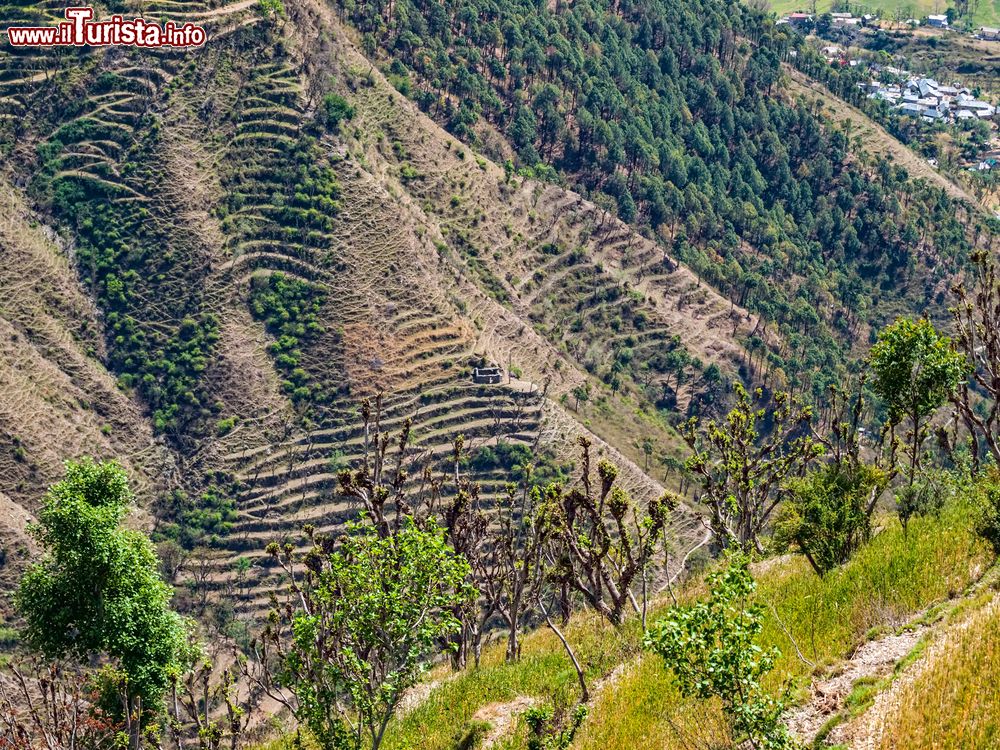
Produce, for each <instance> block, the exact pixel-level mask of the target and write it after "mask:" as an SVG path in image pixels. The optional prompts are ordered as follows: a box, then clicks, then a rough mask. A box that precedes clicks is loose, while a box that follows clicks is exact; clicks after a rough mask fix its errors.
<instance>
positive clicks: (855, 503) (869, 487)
mask: <svg viewBox="0 0 1000 750" xmlns="http://www.w3.org/2000/svg"><path fill="white" fill-rule="evenodd" d="M886 482H887V476H886V474H885V473H884V472H883V471H881V470H880V469H878V468H877V467H875V466H870V465H868V464H858V465H857V466H851V465H847V464H844V465H839V464H836V463H832V464H829V465H827V466H824V467H823V468H821V469H818V470H816V471H813V472H810V473H809V474H808V475H806V476H805V477H802V478H796V479H793V480H792V481H791V482H790V483H789V488H790V489H791V498H790V502H789V503H787V504H786V505H785V507H784V508H783V510H782V513H781V516H780V517H779V519H778V522H777V523H776V524H775V534H774V535H775V541H776V542H778V543H779V545H782V546H784V545H787V544H789V543H792V542H794V543H795V544H796V545H798V548H799V549H800V550H801V551H802V554H803V555H805V556H806V559H807V560H809V564H810V565H812V567H813V570H815V571H816V572H817V573H818V574H819V575H821V576H822V575H826V573H828V572H830V571H831V570H833V569H834V568H835V567H837V566H838V565H842V564H844V563H845V562H847V561H848V560H849V559H850V558H851V555H853V554H854V552H855V551H856V550H857V549H858V548H859V547H860V546H861V545H862V544H864V543H865V542H867V541H868V540H869V539H870V538H871V530H872V524H871V514H872V511H873V510H874V508H875V504H876V502H877V500H878V498H879V496H880V495H881V494H882V490H883V489H885V485H886Z"/></svg>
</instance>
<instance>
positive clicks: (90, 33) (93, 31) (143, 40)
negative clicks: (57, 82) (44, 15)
mask: <svg viewBox="0 0 1000 750" xmlns="http://www.w3.org/2000/svg"><path fill="white" fill-rule="evenodd" d="M93 17H94V9H93V8H67V9H66V21H65V22H64V23H60V24H58V25H57V26H12V27H10V28H8V29H7V39H8V40H9V41H10V43H11V45H12V46H14V47H58V46H70V47H84V46H89V47H107V46H113V45H122V46H131V47H200V46H201V45H203V44H204V43H205V38H206V36H205V29H204V28H202V27H201V26H196V25H194V24H193V23H184V24H182V25H177V24H175V23H173V22H172V21H167V22H166V23H164V24H163V25H162V26H161V25H160V24H158V23H150V22H147V21H143V20H142V19H141V18H131V19H126V18H123V17H122V16H112V17H111V18H110V19H109V20H107V21H93V20H91V19H93Z"/></svg>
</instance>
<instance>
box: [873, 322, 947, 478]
mask: <svg viewBox="0 0 1000 750" xmlns="http://www.w3.org/2000/svg"><path fill="white" fill-rule="evenodd" d="M868 363H869V364H870V366H871V368H872V371H873V372H874V373H875V381H874V383H873V384H872V386H873V388H874V389H875V392H876V393H877V394H878V395H879V397H881V398H882V400H883V401H884V402H885V405H886V408H887V409H888V417H889V423H890V425H892V426H893V427H894V426H895V425H897V424H899V423H900V422H902V421H903V420H904V419H907V418H908V419H909V420H910V422H911V427H912V432H911V434H910V446H909V452H910V476H909V478H910V482H911V483H912V482H913V478H914V475H915V472H916V469H917V467H918V465H919V452H920V446H921V444H922V443H923V441H924V439H925V438H926V436H927V420H928V418H929V417H930V416H931V415H933V414H934V412H935V411H937V409H938V408H939V407H940V406H941V404H943V403H944V401H945V399H947V398H948V397H949V396H950V395H952V394H953V393H955V391H956V390H957V389H958V387H959V385H961V383H962V379H963V378H964V376H965V374H966V370H967V365H966V360H965V357H964V356H962V355H961V354H960V353H958V352H956V351H955V350H954V349H953V348H952V346H951V340H950V339H949V338H948V337H947V336H943V335H941V334H939V333H938V332H937V331H936V330H935V329H934V326H933V325H932V324H931V322H930V321H929V320H926V319H923V318H922V319H920V320H912V319H910V318H905V317H900V318H897V319H896V322H894V323H892V324H891V325H889V326H886V327H885V328H884V329H883V330H882V331H881V332H880V333H879V335H878V340H877V341H876V342H875V345H874V346H873V347H872V350H871V353H870V354H869V355H868Z"/></svg>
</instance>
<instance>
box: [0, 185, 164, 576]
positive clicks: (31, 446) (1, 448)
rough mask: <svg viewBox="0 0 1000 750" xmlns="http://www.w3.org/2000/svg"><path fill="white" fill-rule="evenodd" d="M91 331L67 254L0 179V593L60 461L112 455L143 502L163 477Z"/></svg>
mask: <svg viewBox="0 0 1000 750" xmlns="http://www.w3.org/2000/svg"><path fill="white" fill-rule="evenodd" d="M99 330H100V323H99V320H98V316H97V312H96V310H95V309H94V306H93V304H92V302H91V301H90V299H89V298H88V297H87V295H86V294H85V293H84V291H83V290H82V289H81V288H80V286H79V284H78V282H77V280H76V277H75V272H74V270H73V269H72V267H71V265H70V262H69V260H68V258H67V254H66V252H64V250H63V249H62V248H61V247H60V246H59V245H58V244H57V243H56V242H55V239H54V236H53V235H52V233H51V232H49V231H47V230H46V229H44V228H43V227H42V226H41V225H39V224H38V223H37V221H36V220H35V219H34V217H32V215H31V214H30V212H29V211H28V209H27V208H26V206H25V205H24V203H23V201H22V199H21V198H20V196H19V195H18V192H17V191H16V190H15V189H14V188H12V187H11V185H10V184H9V183H8V182H7V181H6V179H5V178H3V177H0V477H3V480H2V485H0V547H2V548H3V549H5V550H7V551H8V553H12V555H10V556H9V557H8V561H7V564H6V565H5V566H4V567H3V568H0V587H5V586H6V585H9V582H10V577H9V575H4V574H5V573H7V572H8V571H10V570H12V569H13V568H16V567H17V565H16V562H17V560H19V559H20V558H21V557H22V556H23V553H24V552H25V551H26V550H27V549H30V540H28V538H27V537H26V536H25V533H24V531H25V524H26V523H27V522H28V521H29V520H30V519H31V517H32V514H33V512H35V511H36V510H37V507H38V501H39V499H40V497H41V494H42V492H43V491H44V488H45V486H46V485H47V484H49V483H50V482H52V481H54V480H55V479H57V478H58V477H59V475H60V474H61V472H62V463H63V461H65V460H66V459H71V458H78V457H81V456H85V455H93V456H101V457H111V456H117V457H119V458H120V459H121V460H122V461H123V463H124V464H125V466H126V468H127V469H128V470H129V473H130V474H131V475H132V477H133V480H134V483H135V486H136V488H137V490H138V492H139V494H140V496H142V497H145V498H148V497H149V496H150V495H151V493H152V489H153V485H154V484H155V483H156V482H157V481H159V479H160V477H161V476H162V475H163V474H164V473H168V472H169V471H170V467H171V463H172V462H171V459H170V456H169V453H168V452H167V451H166V450H165V449H164V448H163V447H162V446H161V445H160V444H159V443H158V442H157V441H155V440H154V439H153V436H152V431H151V430H150V427H149V425H148V423H147V422H146V421H145V420H144V419H143V417H142V412H141V409H140V406H139V404H137V403H136V402H135V401H134V400H133V399H132V398H131V397H130V396H129V395H127V394H126V393H124V392H122V391H121V390H120V389H119V388H118V387H117V385H116V383H115V380H114V378H113V377H112V376H111V375H110V374H109V373H108V372H107V371H106V370H105V369H104V367H103V366H102V364H101V362H100V359H99V357H100V355H101V350H102V344H101V337H100V335H99V333H98V332H99Z"/></svg>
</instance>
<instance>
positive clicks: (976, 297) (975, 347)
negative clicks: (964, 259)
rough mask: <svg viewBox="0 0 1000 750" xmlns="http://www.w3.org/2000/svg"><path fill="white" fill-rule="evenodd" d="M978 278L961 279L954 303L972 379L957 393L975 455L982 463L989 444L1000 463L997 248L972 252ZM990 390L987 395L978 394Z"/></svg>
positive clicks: (955, 399)
mask: <svg viewBox="0 0 1000 750" xmlns="http://www.w3.org/2000/svg"><path fill="white" fill-rule="evenodd" d="M972 262H973V279H974V280H973V283H972V286H971V288H967V287H966V285H965V283H964V282H963V283H959V284H957V285H956V286H955V287H954V288H953V289H952V293H953V294H954V295H955V296H956V297H957V302H956V304H955V306H954V307H952V308H951V314H952V318H953V319H954V321H955V343H956V345H957V346H958V348H959V349H960V350H961V351H962V353H963V354H964V355H965V359H966V362H967V366H968V372H969V374H970V376H971V379H972V383H973V384H974V385H975V387H976V388H977V389H978V390H980V391H981V393H980V394H977V393H976V391H975V390H973V387H972V384H970V383H968V382H963V383H962V384H961V385H960V386H959V388H958V390H957V391H956V392H954V393H953V394H952V396H951V398H952V402H953V403H954V405H955V407H956V409H957V411H958V413H959V415H960V417H961V419H962V421H963V422H964V423H965V426H966V427H967V428H968V430H969V433H970V435H971V436H972V440H973V451H972V454H973V455H972V458H973V461H974V462H975V466H977V467H978V465H979V459H980V453H981V451H982V449H983V447H984V444H985V449H986V450H988V451H989V452H990V454H991V455H992V456H993V462H994V463H995V464H998V465H1000V279H998V278H997V266H996V262H995V261H994V260H993V257H992V253H991V252H989V251H986V250H977V251H976V252H975V253H973V255H972ZM977 395H983V396H986V399H988V400H986V401H984V400H982V399H979V398H977Z"/></svg>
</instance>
